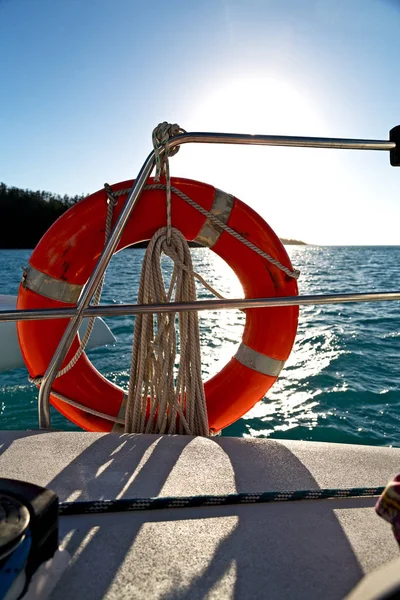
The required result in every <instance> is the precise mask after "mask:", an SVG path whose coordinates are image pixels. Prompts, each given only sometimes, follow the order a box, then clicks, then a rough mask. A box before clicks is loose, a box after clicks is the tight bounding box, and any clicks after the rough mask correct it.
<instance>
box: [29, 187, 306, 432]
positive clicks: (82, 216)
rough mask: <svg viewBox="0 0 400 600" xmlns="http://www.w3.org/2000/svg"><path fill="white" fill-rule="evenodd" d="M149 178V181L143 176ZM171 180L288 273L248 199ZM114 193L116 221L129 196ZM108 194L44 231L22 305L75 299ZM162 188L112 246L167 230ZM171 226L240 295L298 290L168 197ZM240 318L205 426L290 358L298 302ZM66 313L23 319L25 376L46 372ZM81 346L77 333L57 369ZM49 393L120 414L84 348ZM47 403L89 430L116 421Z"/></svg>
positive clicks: (117, 394)
mask: <svg viewBox="0 0 400 600" xmlns="http://www.w3.org/2000/svg"><path fill="white" fill-rule="evenodd" d="M149 183H151V181H149ZM132 184H133V181H125V182H121V183H118V184H116V185H114V186H113V187H112V189H113V191H114V192H117V191H120V190H124V189H129V188H130V187H131V186H132ZM172 185H173V186H174V187H176V188H178V189H179V190H181V191H182V192H183V193H184V194H186V195H187V196H189V197H190V198H192V199H193V200H194V201H195V202H197V203H198V204H199V205H201V206H202V207H203V208H205V209H206V210H207V211H211V212H212V213H214V214H216V215H218V218H220V219H221V220H223V221H225V222H226V223H227V224H228V225H229V226H230V227H231V228H232V229H234V230H235V231H237V232H238V233H240V234H241V235H242V236H244V237H245V238H247V239H248V240H250V241H251V242H253V244H255V245H256V246H258V247H259V248H260V249H261V250H263V251H264V252H266V253H268V254H269V255H271V256H273V257H274V258H276V259H277V260H278V261H280V263H282V264H283V265H285V266H286V267H287V268H289V269H292V265H291V262H290V260H289V257H288V255H287V253H286V250H285V249H284V247H283V245H282V243H281V242H280V240H279V238H278V237H277V236H276V234H275V233H274V232H273V231H272V229H271V228H270V227H269V225H268V224H267V223H266V222H265V221H264V220H263V219H262V218H261V217H260V216H259V215H258V214H257V213H256V212H255V211H254V210H252V209H251V208H250V207H248V206H247V205H246V204H244V203H243V202H241V201H240V200H238V199H237V198H234V197H233V196H230V195H229V194H225V193H224V192H221V191H220V190H217V189H216V188H214V187H212V186H210V185H207V184H205V183H200V182H197V181H192V180H188V179H180V178H173V179H172ZM126 195H127V194H126V193H125V194H124V195H122V196H120V197H119V198H118V203H117V205H116V207H115V208H114V217H113V220H114V222H115V220H116V218H117V216H118V215H119V213H120V211H121V208H122V206H123V204H124V202H125V200H126ZM106 210H107V207H106V192H105V190H100V191H98V192H96V193H94V194H92V195H91V196H88V197H87V198H85V199H84V200H82V201H81V202H79V203H78V204H76V205H74V206H73V207H72V208H70V209H69V210H68V211H67V212H66V213H64V214H63V215H62V216H61V217H60V218H59V219H58V220H57V221H56V222H55V223H54V224H53V225H52V226H51V228H50V229H49V230H48V231H47V232H46V234H45V235H44V236H43V237H42V239H41V240H40V242H39V244H38V245H37V246H36V248H35V250H34V251H33V253H32V256H31V258H30V261H29V262H30V264H29V269H30V271H31V272H32V273H34V275H35V277H34V278H33V280H34V282H35V283H34V284H32V285H26V284H21V286H20V289H19V294H18V302H17V307H18V308H19V309H35V308H57V307H66V306H71V305H73V304H76V302H77V298H78V296H79V293H80V290H81V289H82V286H83V285H84V284H85V283H86V282H87V280H88V279H89V277H90V274H91V273H92V271H93V268H94V266H95V264H96V262H97V260H98V258H99V256H100V254H101V252H102V249H103V246H104V224H105V216H106ZM165 214H166V209H165V192H164V191H162V190H154V189H153V190H144V191H143V193H142V194H141V196H140V198H139V200H138V202H137V204H136V206H135V209H134V211H133V214H132V217H131V219H130V220H129V222H128V224H127V226H126V228H125V230H124V232H123V235H122V238H121V240H120V243H119V245H118V248H117V251H119V250H122V249H123V248H126V247H127V246H130V245H132V244H135V243H137V242H140V241H142V240H148V239H150V238H151V237H152V236H153V234H154V233H155V232H156V231H157V230H158V229H159V228H160V227H163V226H165V219H166V217H165ZM172 225H173V227H176V228H177V229H179V230H180V231H181V232H182V233H183V234H184V236H185V238H186V239H187V240H198V241H201V242H202V243H203V244H205V245H208V246H209V247H211V248H212V250H213V252H215V253H216V254H218V255H219V256H221V257H222V258H223V259H224V260H225V261H226V262H227V263H228V264H229V265H230V267H231V268H232V269H233V271H234V272H235V273H236V275H237V277H238V278H239V280H240V282H241V284H242V287H243V290H244V293H245V296H246V298H264V297H274V296H294V295H297V293H298V290H297V283H296V280H295V279H293V278H291V277H290V276H288V275H286V274H285V273H283V272H282V271H281V270H280V269H278V268H277V267H275V266H273V265H272V264H270V263H269V262H268V261H267V260H265V259H264V258H262V257H261V256H259V255H257V254H256V253H255V252H254V251H252V250H251V249H249V248H247V247H246V246H244V245H243V244H242V243H241V242H240V241H238V240H237V239H235V238H234V237H232V236H231V235H230V234H229V233H227V232H224V231H222V232H221V229H218V227H215V226H214V225H213V224H212V222H210V220H209V219H207V218H206V217H205V216H203V215H202V214H201V213H200V212H199V211H198V210H196V209H195V208H193V207H191V206H190V205H188V204H187V203H186V202H185V201H184V200H182V199H181V198H179V197H178V196H177V195H176V194H174V193H173V194H172ZM245 312H246V323H245V327H244V332H243V338H242V343H241V344H240V346H239V349H238V352H237V354H236V355H235V357H233V358H232V359H231V360H230V361H229V362H228V363H227V365H225V367H224V368H223V369H222V370H221V371H220V372H219V373H218V374H217V375H215V376H214V377H212V378H211V379H209V380H208V381H206V382H205V384H204V387H205V394H206V401H207V410H208V418H209V427H210V429H212V430H215V431H218V430H220V429H223V428H224V427H227V426H228V425H230V424H231V423H233V422H234V421H236V420H237V419H239V418H240V417H241V416H242V415H244V414H245V413H246V412H247V411H248V410H250V409H251V408H252V407H253V406H254V404H255V403H256V402H258V400H260V399H261V398H262V397H263V396H264V395H265V393H266V392H267V391H268V390H269V388H270V387H271V386H272V385H273V383H274V382H275V380H276V379H277V376H278V374H279V371H280V370H281V368H282V366H283V364H284V361H286V359H287V358H288V356H289V354H290V351H291V349H292V346H293V342H294V339H295V335H296V330H297V320H298V308H297V307H295V306H289V307H277V308H263V309H246V311H245ZM67 323H68V319H57V320H43V321H20V322H19V323H18V335H19V341H20V346H21V350H22V354H23V357H24V359H25V363H26V365H27V367H28V370H29V373H30V375H31V377H38V376H41V375H43V374H44V372H45V371H46V368H47V366H48V365H49V362H50V360H51V358H52V356H53V354H54V352H55V350H56V348H57V346H58V343H59V341H60V339H61V336H62V335H63V333H64V331H65V328H66V326H67ZM78 347H79V338H78V336H76V338H75V340H74V342H73V344H72V347H71V348H70V351H69V352H68V355H67V357H66V360H65V362H64V365H65V364H67V363H68V361H69V360H70V359H71V358H72V357H73V356H74V354H75V353H76V351H77V349H78ZM53 389H54V390H55V391H56V392H58V393H59V394H62V395H64V396H67V397H68V398H71V399H72V400H74V401H75V402H78V403H79V404H80V405H83V406H86V407H89V408H92V409H95V410H97V411H100V412H102V413H105V414H108V415H111V416H113V417H116V416H118V414H119V412H120V410H121V406H122V402H123V398H124V391H123V390H122V389H121V388H120V387H118V386H116V385H114V384H113V383H111V382H110V381H108V380H107V379H105V378H104V377H103V376H102V375H101V374H100V373H99V372H98V371H97V370H96V369H95V368H94V366H93V365H92V363H91V362H90V361H89V359H88V357H87V356H86V354H83V355H82V356H81V357H80V359H79V360H78V362H77V363H76V365H75V366H74V368H73V369H72V370H71V371H69V372H68V373H66V374H65V375H63V376H61V377H59V378H58V379H56V380H55V381H54V384H53ZM51 403H52V404H53V406H54V407H55V408H56V409H57V410H59V411H60V412H61V413H62V414H63V415H64V416H66V417H67V418H68V419H70V420H71V421H73V422H74V423H76V424H77V425H79V426H81V427H83V428H84V429H87V430H89V431H111V430H112V427H113V423H112V422H111V421H109V420H105V419H104V418H101V417H98V416H94V415H92V414H89V413H86V412H85V411H83V410H81V409H79V408H76V407H74V406H71V405H69V404H66V403H65V402H62V401H61V400H59V399H57V398H56V397H54V396H51Z"/></svg>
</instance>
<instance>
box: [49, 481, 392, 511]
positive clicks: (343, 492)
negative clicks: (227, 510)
mask: <svg viewBox="0 0 400 600" xmlns="http://www.w3.org/2000/svg"><path fill="white" fill-rule="evenodd" d="M384 489H385V488H384V486H381V487H361V488H343V489H337V488H332V489H329V488H328V489H320V490H293V491H283V492H259V493H257V492H255V493H240V494H225V495H220V496H210V495H206V496H164V497H161V498H159V497H157V498H129V499H128V498H126V499H125V498H122V499H119V500H89V501H80V502H60V504H59V514H60V515H61V516H67V515H83V514H96V513H115V512H131V511H138V510H161V509H166V508H199V507H206V506H207V507H209V506H232V505H237V504H242V505H243V504H262V503H267V502H289V501H295V500H326V499H334V498H360V497H363V498H366V497H372V496H379V495H380V494H381V493H382V492H383V490H384Z"/></svg>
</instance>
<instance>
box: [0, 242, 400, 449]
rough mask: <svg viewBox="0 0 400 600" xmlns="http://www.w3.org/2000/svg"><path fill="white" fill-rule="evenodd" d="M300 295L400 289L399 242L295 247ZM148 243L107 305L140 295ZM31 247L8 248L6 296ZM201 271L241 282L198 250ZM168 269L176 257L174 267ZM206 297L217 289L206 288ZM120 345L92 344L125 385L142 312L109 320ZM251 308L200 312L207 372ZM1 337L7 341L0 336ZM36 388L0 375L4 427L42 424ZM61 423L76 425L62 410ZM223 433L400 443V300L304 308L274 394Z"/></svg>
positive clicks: (18, 374) (108, 292)
mask: <svg viewBox="0 0 400 600" xmlns="http://www.w3.org/2000/svg"><path fill="white" fill-rule="evenodd" d="M287 250H288V252H289V254H290V257H291V259H292V262H293V265H294V266H295V267H297V268H299V269H300V270H301V277H300V280H299V288H300V293H303V294H314V293H321V294H325V293H339V292H343V293H344V292H366V291H375V292H376V291H390V290H392V291H398V290H399V289H400V268H399V264H400V247H393V246H391V247H382V246H375V247H316V246H289V247H287ZM143 253H144V251H143V250H125V251H124V252H122V253H120V254H118V255H116V256H115V257H114V258H113V260H112V263H111V265H110V267H109V270H108V272H107V279H106V284H105V287H104V293H103V299H102V301H103V302H104V303H121V302H135V301H136V294H137V283H138V280H139V273H140V267H141V260H142V257H143ZM29 254H30V251H28V250H0V273H1V275H2V277H1V282H2V283H1V288H0V293H1V294H16V293H17V289H18V282H19V279H20V275H21V270H20V265H23V264H26V263H27V261H28V258H29ZM193 258H194V265H195V269H196V270H198V271H199V272H200V273H201V274H203V275H204V276H205V278H206V279H207V280H208V281H209V282H210V283H211V284H212V285H213V286H214V287H216V288H217V289H218V290H219V291H221V292H222V293H223V294H224V295H226V296H230V297H238V296H240V295H241V288H240V285H239V283H238V281H237V280H236V278H235V276H234V275H233V274H232V272H231V270H230V269H229V267H227V265H226V264H225V263H224V262H223V261H222V260H220V259H219V258H218V257H216V256H214V255H213V254H212V253H211V252H209V251H206V250H203V249H198V250H197V249H195V250H193ZM166 268H167V269H168V268H169V265H168V264H167V265H166ZM199 297H200V298H205V297H208V293H207V292H204V290H203V289H201V288H199ZM106 321H107V323H108V324H109V326H110V327H111V329H112V331H113V332H114V334H115V336H116V337H117V343H116V344H115V345H114V346H110V347H106V348H98V349H95V350H91V351H89V356H90V358H91V360H92V361H93V363H94V364H95V366H96V367H97V368H98V369H99V370H100V371H101V372H102V373H103V374H104V375H105V376H106V377H107V378H109V379H110V380H111V381H113V382H115V383H117V384H119V385H121V386H124V387H126V386H127V381H128V372H129V362H130V348H131V343H132V331H133V318H132V317H120V318H109V319H106ZM243 324H244V314H243V313H241V312H239V311H225V312H222V313H217V312H215V311H210V312H205V313H202V314H201V315H200V326H201V343H202V360H203V373H204V379H206V378H208V377H209V376H211V375H213V374H215V373H216V372H218V371H219V369H220V368H221V366H222V365H223V364H225V362H226V361H227V360H228V359H229V358H230V357H231V356H232V355H233V354H234V353H235V351H236V347H237V345H238V343H239V341H240V339H241V334H242V329H243ZM0 342H1V340H0ZM36 398H37V393H36V389H35V388H33V387H32V386H31V385H30V384H29V383H28V382H27V373H26V371H25V370H23V369H19V370H16V371H9V372H6V373H0V429H27V428H35V427H36V426H37V407H36ZM52 414H53V417H52V418H53V426H54V427H56V428H58V429H75V426H74V425H72V424H70V423H69V422H68V421H67V420H66V419H64V418H63V417H62V416H61V415H59V414H58V413H57V412H56V411H53V413H52ZM223 434H224V435H233V436H252V437H273V438H286V439H304V440H318V441H333V442H346V443H363V444H378V445H393V446H400V303H399V302H379V303H366V304H342V305H327V306H319V307H318V306H315V307H314V306H309V307H304V308H302V309H301V311H300V320H299V328H298V333H297V338H296V343H295V346H294V349H293V351H292V354H291V356H290V358H289V360H288V362H287V363H286V367H285V369H284V371H283V372H282V374H281V376H280V378H279V380H278V381H277V383H276V384H275V385H274V386H273V388H272V389H271V390H270V392H269V393H268V397H267V398H265V399H264V400H263V401H262V402H260V403H259V404H257V405H256V407H255V408H254V409H253V410H252V411H250V413H248V414H247V415H246V416H245V417H243V418H242V419H240V420H239V421H238V422H237V423H235V424H233V425H232V426H231V427H229V428H227V429H226V430H224V432H223Z"/></svg>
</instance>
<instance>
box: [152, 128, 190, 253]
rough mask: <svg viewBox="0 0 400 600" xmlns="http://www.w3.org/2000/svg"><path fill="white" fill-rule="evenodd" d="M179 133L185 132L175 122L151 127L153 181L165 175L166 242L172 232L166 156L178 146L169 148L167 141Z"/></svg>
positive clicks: (171, 153) (169, 180)
mask: <svg viewBox="0 0 400 600" xmlns="http://www.w3.org/2000/svg"><path fill="white" fill-rule="evenodd" d="M179 133H186V132H185V130H184V129H182V128H181V127H179V125H178V124H177V123H174V124H173V125H171V124H170V123H167V121H164V122H163V123H159V124H158V125H157V127H155V128H154V129H153V148H154V157H155V161H156V174H155V176H154V181H157V182H158V181H160V177H161V175H163V176H165V179H166V196H167V244H168V245H170V243H171V232H172V217H171V177H170V174H169V163H168V157H169V156H173V155H174V154H176V153H177V152H178V150H179V146H175V148H172V149H170V148H169V147H168V141H169V140H170V138H172V137H174V136H176V135H178V134H179Z"/></svg>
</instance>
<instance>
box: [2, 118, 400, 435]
mask: <svg viewBox="0 0 400 600" xmlns="http://www.w3.org/2000/svg"><path fill="white" fill-rule="evenodd" d="M396 129H397V128H396ZM392 131H394V130H392ZM187 143H201V144H204V143H209V144H243V145H251V146H253V145H260V146H290V147H308V148H330V149H332V148H336V149H347V150H385V151H391V152H393V151H396V152H397V151H398V148H397V145H396V142H394V141H390V140H362V139H341V138H316V137H294V136H276V135H248V134H236V133H182V134H179V135H177V136H175V137H173V138H171V139H170V140H169V142H168V144H167V145H168V147H169V148H170V149H172V148H175V147H177V146H180V145H183V144H187ZM392 164H395V163H394V162H392ZM154 166H155V153H154V151H152V152H151V153H150V154H149V156H148V157H147V159H146V160H145V162H144V164H143V166H142V168H141V169H140V171H139V174H138V176H137V179H136V180H135V183H134V185H133V187H132V189H131V190H130V192H129V194H128V197H127V199H126V201H125V204H124V206H123V209H122V211H121V213H120V215H119V217H118V219H117V222H116V223H115V226H114V228H113V231H112V233H111V236H110V237H109V239H108V241H107V243H106V245H105V247H104V250H103V252H102V254H101V256H100V258H99V260H98V262H97V264H96V266H95V269H94V271H93V273H92V275H91V276H90V278H89V280H88V282H87V284H86V285H85V287H84V290H83V292H82V294H81V296H80V298H79V301H78V303H77V305H76V307H74V308H66V309H52V310H41V309H38V310H27V311H0V322H2V321H17V320H29V319H31V320H36V319H55V318H58V317H64V318H65V317H69V318H70V322H69V324H68V326H67V328H66V330H65V332H64V335H63V337H62V338H61V340H60V343H59V344H58V347H57V349H56V351H55V353H54V356H53V358H52V360H51V362H50V364H49V366H48V368H47V370H46V372H45V374H44V376H43V380H42V385H41V387H40V391H39V398H38V413H39V427H40V428H44V429H48V428H49V427H50V426H51V420H50V392H51V388H52V385H53V381H54V379H55V377H56V375H57V373H58V371H59V369H60V367H61V365H62V363H63V361H64V359H65V357H66V355H67V352H68V350H69V348H70V346H71V344H72V342H73V339H74V337H75V335H76V334H77V331H78V329H79V326H80V324H81V322H82V320H83V318H84V317H87V316H93V315H96V316H100V315H101V316H110V315H128V314H129V315H134V314H139V313H144V312H162V311H165V312H179V311H188V310H209V309H218V308H219V309H230V308H256V307H257V308H261V307H271V306H289V305H305V304H328V303H343V302H371V301H383V300H400V292H382V293H373V294H335V295H325V296H296V297H291V298H261V299H260V298H253V299H246V300H243V299H233V300H231V299H230V300H203V301H199V302H196V303H171V304H154V305H141V306H140V305H132V304H125V305H119V306H97V307H89V304H90V302H91V300H92V297H93V294H94V292H95V290H96V288H97V286H98V284H99V282H100V280H101V278H102V276H103V274H104V272H105V270H106V268H107V266H108V264H109V262H110V260H111V258H112V256H113V254H114V252H115V249H116V248H117V246H118V243H119V241H120V239H121V236H122V233H123V231H124V229H125V226H126V224H127V223H128V221H129V218H130V216H131V214H132V211H133V209H134V207H135V204H136V202H137V200H138V198H139V196H140V194H141V192H142V191H143V188H144V186H145V184H146V181H147V179H148V178H149V177H150V175H151V173H152V171H153V168H154Z"/></svg>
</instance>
